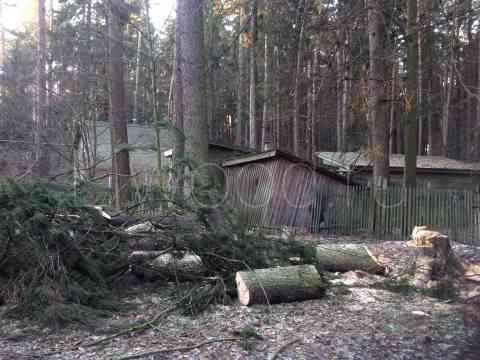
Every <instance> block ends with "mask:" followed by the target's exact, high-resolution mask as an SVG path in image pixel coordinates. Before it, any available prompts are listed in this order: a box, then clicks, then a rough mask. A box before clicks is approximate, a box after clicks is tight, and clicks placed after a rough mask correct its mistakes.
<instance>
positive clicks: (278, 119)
mask: <svg viewBox="0 0 480 360" xmlns="http://www.w3.org/2000/svg"><path fill="white" fill-rule="evenodd" d="M273 58H274V66H275V95H274V113H275V115H274V119H273V127H274V135H273V137H274V143H275V149H280V147H281V139H280V124H281V116H280V111H281V110H280V108H281V101H280V95H281V92H280V91H281V90H280V54H279V50H278V46H275V47H274V48H273Z"/></svg>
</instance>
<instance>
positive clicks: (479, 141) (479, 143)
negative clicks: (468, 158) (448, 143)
mask: <svg viewBox="0 0 480 360" xmlns="http://www.w3.org/2000/svg"><path fill="white" fill-rule="evenodd" d="M477 51H478V53H477V74H478V77H477V89H478V90H477V96H478V97H480V23H479V25H478V26H477ZM474 133H475V143H476V147H477V149H476V155H477V160H478V159H480V101H477V118H476V123H475V131H474Z"/></svg>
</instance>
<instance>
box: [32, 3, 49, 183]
mask: <svg viewBox="0 0 480 360" xmlns="http://www.w3.org/2000/svg"><path fill="white" fill-rule="evenodd" d="M45 17H46V16H45V0H38V13H37V69H36V99H35V110H34V129H35V147H36V149H35V161H36V175H38V176H40V177H43V178H45V177H48V175H49V173H50V159H49V154H48V148H47V146H46V144H45V143H46V142H47V141H48V134H47V131H48V117H47V74H46V72H45V67H46V62H47V30H46V26H47V25H46V19H45Z"/></svg>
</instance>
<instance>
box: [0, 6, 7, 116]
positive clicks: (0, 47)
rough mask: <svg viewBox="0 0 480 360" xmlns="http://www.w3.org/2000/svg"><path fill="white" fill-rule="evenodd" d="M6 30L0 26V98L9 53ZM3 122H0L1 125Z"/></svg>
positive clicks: (0, 12) (1, 9)
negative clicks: (6, 43)
mask: <svg viewBox="0 0 480 360" xmlns="http://www.w3.org/2000/svg"><path fill="white" fill-rule="evenodd" d="M0 19H3V0H0ZM5 48H6V46H5V28H4V27H3V23H2V24H0V70H1V71H2V75H1V76H0V97H2V96H3V95H4V94H5V69H4V68H5V64H6V56H7V53H6V52H5ZM1 123H2V121H0V125H1Z"/></svg>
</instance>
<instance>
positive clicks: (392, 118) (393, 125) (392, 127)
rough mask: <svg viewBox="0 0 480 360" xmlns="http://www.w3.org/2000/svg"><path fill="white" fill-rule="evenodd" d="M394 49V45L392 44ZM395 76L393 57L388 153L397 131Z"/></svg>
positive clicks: (395, 63)
mask: <svg viewBox="0 0 480 360" xmlns="http://www.w3.org/2000/svg"><path fill="white" fill-rule="evenodd" d="M394 49H395V45H394ZM397 77H398V63H397V59H396V58H394V60H393V64H392V86H391V89H390V126H389V133H390V135H389V143H388V146H389V149H388V153H389V155H392V154H393V150H394V145H395V138H394V135H395V133H397V132H398V128H397V124H396V122H395V114H396V112H395V107H396V104H397V102H396V101H395V100H396V98H397Z"/></svg>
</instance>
